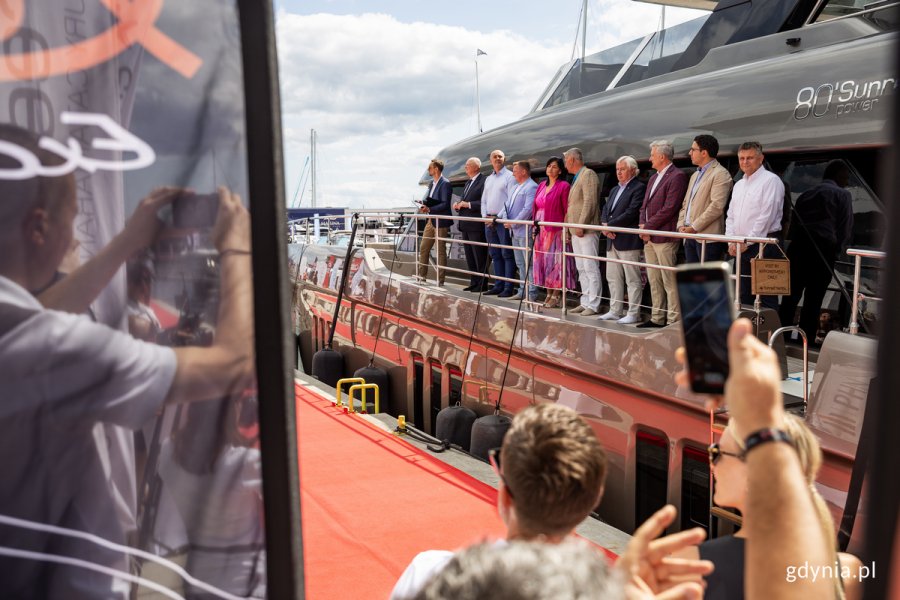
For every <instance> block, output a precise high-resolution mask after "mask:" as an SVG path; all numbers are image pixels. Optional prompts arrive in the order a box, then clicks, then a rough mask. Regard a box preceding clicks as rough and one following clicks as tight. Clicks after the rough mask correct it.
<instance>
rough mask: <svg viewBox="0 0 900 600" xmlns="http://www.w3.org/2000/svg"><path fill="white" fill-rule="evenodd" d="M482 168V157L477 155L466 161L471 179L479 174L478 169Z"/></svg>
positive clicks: (467, 174) (468, 175) (467, 172)
mask: <svg viewBox="0 0 900 600" xmlns="http://www.w3.org/2000/svg"><path fill="white" fill-rule="evenodd" d="M480 170H481V159H480V158H478V157H477V156H473V157H472V158H470V159H469V160H467V161H466V176H467V177H468V178H469V179H471V178H473V177H475V176H476V175H477V174H478V171H480Z"/></svg>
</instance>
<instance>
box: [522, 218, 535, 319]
mask: <svg viewBox="0 0 900 600" xmlns="http://www.w3.org/2000/svg"><path fill="white" fill-rule="evenodd" d="M523 241H524V243H525V247H524V248H522V252H523V254H525V273H524V274H523V275H522V278H523V279H524V280H525V281H524V282H523V283H522V298H523V299H524V300H525V302H528V301H530V300H531V288H530V286H529V285H528V274H529V273H531V248H532V247H533V244H532V243H531V225H526V226H525V239H524V240H523Z"/></svg>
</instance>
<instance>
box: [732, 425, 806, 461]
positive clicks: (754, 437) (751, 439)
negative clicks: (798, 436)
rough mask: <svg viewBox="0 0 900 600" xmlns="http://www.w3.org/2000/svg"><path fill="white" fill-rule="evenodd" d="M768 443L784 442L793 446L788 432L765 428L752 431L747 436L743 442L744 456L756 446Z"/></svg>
mask: <svg viewBox="0 0 900 600" xmlns="http://www.w3.org/2000/svg"><path fill="white" fill-rule="evenodd" d="M768 442H785V443H787V444H790V445H793V444H794V440H793V438H791V436H790V435H788V432H786V431H784V430H783V429H774V428H771V427H767V428H765V429H759V430H757V431H754V432H753V433H751V434H750V435H748V436H747V439H746V440H744V455H745V456H746V455H747V454H749V453H750V451H751V450H753V449H754V448H756V447H757V446H760V445H762V444H765V443H768Z"/></svg>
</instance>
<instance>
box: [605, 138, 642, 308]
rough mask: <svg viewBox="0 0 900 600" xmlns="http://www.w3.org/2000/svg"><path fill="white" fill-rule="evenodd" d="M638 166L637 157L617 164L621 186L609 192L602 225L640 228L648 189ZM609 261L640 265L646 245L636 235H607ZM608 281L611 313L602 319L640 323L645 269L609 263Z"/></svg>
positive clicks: (624, 158)
mask: <svg viewBox="0 0 900 600" xmlns="http://www.w3.org/2000/svg"><path fill="white" fill-rule="evenodd" d="M637 174H638V164H637V161H636V160H635V159H634V157H633V156H623V157H622V158H620V159H619V160H617V161H616V179H618V180H619V185H617V186H616V187H614V188H613V189H612V190H610V192H609V199H607V201H606V204H605V205H604V206H603V214H602V215H601V217H600V222H601V223H602V224H603V225H607V226H609V227H635V228H636V227H637V226H638V223H639V222H640V217H641V205H642V204H643V203H644V193H645V190H646V189H647V186H646V185H644V184H643V183H641V182H640V181H638V180H637ZM604 235H605V236H606V237H607V238H608V239H607V240H606V257H607V258H611V259H618V260H628V261H633V262H640V260H641V250H642V249H643V248H644V242H643V241H641V239H640V238H639V237H638V236H637V235H636V234H632V233H611V232H605V233H604ZM606 279H607V280H608V281H609V296H610V299H609V301H610V304H609V312H607V313H605V314H602V315H600V318H601V319H602V320H604V321H611V320H616V321H617V322H618V323H622V324H623V325H629V324H632V323H637V322H638V321H640V311H641V296H642V294H643V287H644V286H643V285H641V268H640V267H636V266H633V265H623V264H620V263H616V262H608V263H606ZM626 285H627V288H628V312H627V313H626V312H625V303H624V299H625V288H626Z"/></svg>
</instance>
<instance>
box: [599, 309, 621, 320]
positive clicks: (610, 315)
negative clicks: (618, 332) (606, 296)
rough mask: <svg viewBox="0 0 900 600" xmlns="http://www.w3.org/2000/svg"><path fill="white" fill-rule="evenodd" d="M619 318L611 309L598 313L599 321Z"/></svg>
mask: <svg viewBox="0 0 900 600" xmlns="http://www.w3.org/2000/svg"><path fill="white" fill-rule="evenodd" d="M619 318H620V317H619V315H617V314H616V313H614V312H613V311H609V312H608V313H603V314H602V315H600V320H601V321H615V320H616V319H619Z"/></svg>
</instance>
